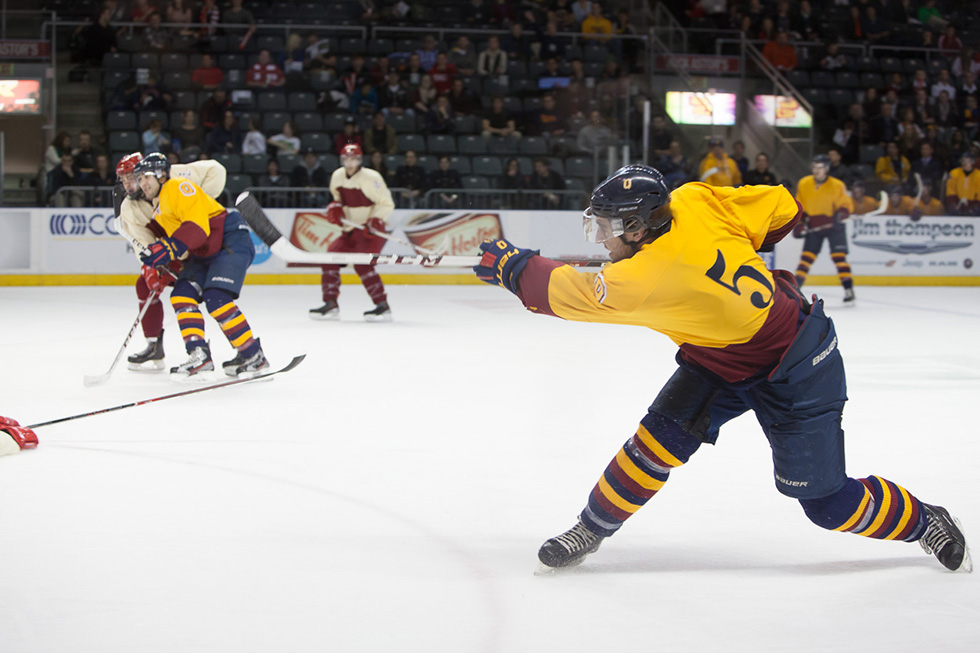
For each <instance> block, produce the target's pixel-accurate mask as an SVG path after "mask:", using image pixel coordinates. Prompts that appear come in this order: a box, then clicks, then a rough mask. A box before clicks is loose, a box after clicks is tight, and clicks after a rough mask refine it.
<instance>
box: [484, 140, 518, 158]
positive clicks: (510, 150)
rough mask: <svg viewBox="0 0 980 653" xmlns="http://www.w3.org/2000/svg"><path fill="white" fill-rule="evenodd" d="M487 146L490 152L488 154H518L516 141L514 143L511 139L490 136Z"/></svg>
mask: <svg viewBox="0 0 980 653" xmlns="http://www.w3.org/2000/svg"><path fill="white" fill-rule="evenodd" d="M487 146H488V148H489V150H490V154H496V155H500V156H513V155H515V154H517V153H518V149H517V141H515V140H514V139H513V138H503V137H500V136H491V137H490V140H489V141H487Z"/></svg>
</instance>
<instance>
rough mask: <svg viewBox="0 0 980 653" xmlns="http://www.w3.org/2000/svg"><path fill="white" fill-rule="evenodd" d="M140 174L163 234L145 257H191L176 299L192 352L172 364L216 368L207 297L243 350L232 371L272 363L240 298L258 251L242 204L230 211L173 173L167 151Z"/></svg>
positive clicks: (176, 371)
mask: <svg viewBox="0 0 980 653" xmlns="http://www.w3.org/2000/svg"><path fill="white" fill-rule="evenodd" d="M134 172H135V174H136V178H137V179H138V180H139V185H140V189H142V191H143V195H144V196H145V197H146V198H147V199H148V200H150V201H152V202H153V204H154V207H155V217H154V219H153V221H152V222H150V224H149V225H148V228H149V230H150V231H151V232H152V233H153V235H154V236H155V237H156V239H155V240H154V241H153V243H151V244H150V246H149V253H147V254H145V255H144V256H143V257H142V259H143V262H144V263H145V264H146V265H148V266H150V267H151V268H159V267H161V266H166V265H169V264H170V263H171V262H172V261H175V260H180V259H182V258H183V257H184V255H185V254H186V255H187V257H186V259H185V260H184V264H183V266H182V268H181V271H180V275H179V277H178V279H177V281H176V283H175V284H174V289H173V291H172V292H171V294H170V303H171V304H172V305H173V307H174V311H175V312H176V313H177V324H178V325H180V334H181V336H182V337H183V339H184V346H185V348H186V349H187V353H188V354H189V355H190V358H189V359H188V360H187V361H186V362H185V363H183V364H182V365H178V366H176V367H173V368H171V369H170V373H171V374H173V375H184V376H192V375H195V374H198V373H200V372H204V371H209V370H213V369H214V363H213V362H212V360H211V350H210V348H209V346H208V343H207V341H206V340H205V338H204V317H203V315H202V314H201V309H200V303H201V301H202V300H203V301H204V303H205V305H206V306H207V309H208V313H210V315H211V317H213V318H214V319H215V321H216V322H217V323H218V324H219V325H220V326H221V330H222V332H224V334H225V337H226V338H228V342H230V343H231V346H232V347H234V348H235V349H236V350H237V351H238V354H237V355H236V356H235V357H234V358H233V359H231V360H229V361H226V362H225V363H224V364H223V365H222V367H223V368H224V371H225V373H226V374H228V375H229V376H240V375H245V374H254V373H255V372H258V371H259V370H261V369H264V368H266V367H268V365H269V363H268V361H267V360H266V358H265V355H264V354H263V352H262V346H261V344H260V343H259V341H258V339H256V338H253V337H252V329H251V327H250V326H249V324H248V321H247V320H246V319H245V316H244V315H243V314H242V312H241V311H240V310H239V309H238V306H236V304H235V300H236V299H237V298H238V296H239V293H240V292H241V289H242V284H243V283H244V281H245V272H246V270H247V269H248V266H249V265H250V264H251V263H252V259H253V258H254V257H255V246H254V245H253V244H252V239H251V236H250V235H249V231H248V227H247V226H246V225H245V222H244V221H243V220H242V216H241V214H239V212H238V211H237V210H236V209H230V210H226V209H225V207H223V206H222V205H221V204H219V203H218V202H216V201H215V200H214V199H212V198H211V197H209V196H208V195H207V194H206V193H204V191H202V190H201V188H200V187H199V186H198V185H197V184H195V183H194V182H192V181H190V180H188V179H180V178H176V177H173V176H172V175H171V168H170V163H169V162H168V161H167V158H166V157H165V156H163V155H162V154H157V153H154V154H149V155H147V156H146V157H145V158H144V159H143V160H142V161H140V162H139V163H138V164H137V165H136V168H135V171H134Z"/></svg>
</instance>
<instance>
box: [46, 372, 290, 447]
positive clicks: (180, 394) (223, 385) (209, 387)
mask: <svg viewBox="0 0 980 653" xmlns="http://www.w3.org/2000/svg"><path fill="white" fill-rule="evenodd" d="M304 358H306V354H301V355H300V356H296V357H295V358H293V360H291V361H289V363H288V364H287V365H286V366H285V367H281V368H279V369H278V370H273V371H271V372H265V373H263V374H256V375H255V376H250V377H248V378H244V379H234V380H233V381H225V382H223V383H213V384H211V385H206V386H204V387H202V388H194V389H193V390H184V391H183V392H175V393H174V394H171V395H163V396H162V397H153V398H152V399H142V400H140V401H133V402H130V403H128V404H122V405H121V406H113V407H112V408H103V409H101V410H93V411H92V412H90V413H82V414H81V415H72V416H70V417H60V418H58V419H52V420H49V421H47V422H38V423H37V424H31V425H30V426H28V427H27V428H29V429H36V428H38V427H39V426H50V425H52V424H59V423H61V422H68V421H71V420H73V419H81V418H83V417H91V416H92V415H101V414H102V413H111V412H113V411H115V410H122V409H123V408H132V407H133V406H142V405H143V404H152V403H153V402H155V401H163V400H164V399H173V398H174V397H183V396H186V395H192V394H195V393H197V392H204V391H206V390H215V389H217V388H227V387H228V386H231V385H237V384H239V383H248V382H249V381H257V380H259V379H267V378H269V377H270V376H273V375H275V374H282V373H283V372H288V371H289V370H291V369H293V368H295V367H296V366H297V365H299V364H300V363H302V362H303V359H304Z"/></svg>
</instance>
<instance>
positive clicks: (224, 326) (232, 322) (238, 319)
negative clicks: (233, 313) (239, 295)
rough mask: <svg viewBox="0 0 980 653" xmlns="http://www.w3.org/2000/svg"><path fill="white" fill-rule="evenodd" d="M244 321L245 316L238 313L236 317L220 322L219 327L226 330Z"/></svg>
mask: <svg viewBox="0 0 980 653" xmlns="http://www.w3.org/2000/svg"><path fill="white" fill-rule="evenodd" d="M244 321H245V316H244V315H242V314H241V313H239V314H238V317H233V318H232V319H230V320H228V321H227V322H224V323H222V324H221V328H222V329H224V330H225V331H227V330H228V329H233V328H235V327H236V326H238V325H239V324H241V323H242V322H244Z"/></svg>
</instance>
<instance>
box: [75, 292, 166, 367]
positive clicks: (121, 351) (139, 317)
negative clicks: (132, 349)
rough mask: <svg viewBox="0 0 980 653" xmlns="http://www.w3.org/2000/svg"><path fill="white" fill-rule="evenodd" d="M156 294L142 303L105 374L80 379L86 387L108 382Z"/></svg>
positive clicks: (152, 294)
mask: <svg viewBox="0 0 980 653" xmlns="http://www.w3.org/2000/svg"><path fill="white" fill-rule="evenodd" d="M158 294H159V293H158V292H157V291H156V290H153V291H151V292H150V294H149V295H148V296H147V298H146V301H145V302H143V308H141V309H140V313H139V315H137V316H136V321H135V322H133V326H131V327H129V333H127V334H126V339H125V340H123V344H122V347H120V348H119V352H118V353H117V354H116V357H115V358H114V359H112V365H110V366H109V369H108V370H107V371H106V373H105V374H98V375H89V374H86V375H85V378H84V379H82V382H83V383H84V384H85V385H87V386H92V385H101V384H103V383H105V382H106V381H108V380H109V377H110V376H112V372H113V370H115V369H116V365H118V364H119V361H120V360H121V359H122V357H123V354H125V353H126V347H127V346H129V341H130V340H131V339H132V338H133V334H134V333H136V327H138V326H139V325H140V322H142V321H143V317H144V316H145V315H146V312H147V311H148V310H150V304H152V303H153V300H154V299H156V297H157V295H158Z"/></svg>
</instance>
